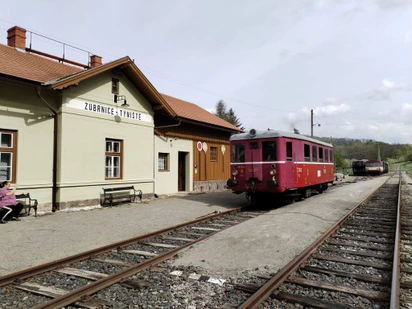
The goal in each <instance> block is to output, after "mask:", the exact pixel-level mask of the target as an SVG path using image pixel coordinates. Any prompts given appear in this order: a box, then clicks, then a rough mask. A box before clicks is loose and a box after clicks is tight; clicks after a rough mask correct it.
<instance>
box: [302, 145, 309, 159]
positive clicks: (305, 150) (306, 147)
mask: <svg viewBox="0 0 412 309" xmlns="http://www.w3.org/2000/svg"><path fill="white" fill-rule="evenodd" d="M303 153H304V154H303V156H304V157H305V161H306V162H309V161H310V146H309V145H308V144H303Z"/></svg>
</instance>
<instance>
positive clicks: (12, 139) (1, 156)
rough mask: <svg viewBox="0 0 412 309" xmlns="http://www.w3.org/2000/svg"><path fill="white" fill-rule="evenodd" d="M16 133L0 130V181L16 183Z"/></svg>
mask: <svg viewBox="0 0 412 309" xmlns="http://www.w3.org/2000/svg"><path fill="white" fill-rule="evenodd" d="M16 156H17V132H16V131H9V130H2V129H0V181H6V180H7V181H10V182H12V183H15V182H16Z"/></svg>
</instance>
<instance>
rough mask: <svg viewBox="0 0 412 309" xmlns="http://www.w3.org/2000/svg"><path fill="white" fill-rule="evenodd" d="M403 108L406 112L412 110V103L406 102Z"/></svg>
mask: <svg viewBox="0 0 412 309" xmlns="http://www.w3.org/2000/svg"><path fill="white" fill-rule="evenodd" d="M402 109H403V110H404V111H406V112H412V104H408V103H404V104H403V105H402Z"/></svg>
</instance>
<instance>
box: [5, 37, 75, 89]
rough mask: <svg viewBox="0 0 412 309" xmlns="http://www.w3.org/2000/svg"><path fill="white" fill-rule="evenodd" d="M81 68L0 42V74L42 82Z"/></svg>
mask: <svg viewBox="0 0 412 309" xmlns="http://www.w3.org/2000/svg"><path fill="white" fill-rule="evenodd" d="M81 71H83V69H81V68H78V67H74V66H70V65H66V64H62V63H59V62H57V61H54V60H51V59H47V58H44V57H41V56H38V55H34V54H30V53H26V52H22V51H18V50H16V49H15V48H13V47H10V46H6V45H3V44H0V74H5V75H10V76H14V77H18V78H22V79H26V80H30V81H34V82H39V83H44V82H47V81H50V80H53V79H57V78H60V77H63V76H67V75H70V74H73V73H77V72H81Z"/></svg>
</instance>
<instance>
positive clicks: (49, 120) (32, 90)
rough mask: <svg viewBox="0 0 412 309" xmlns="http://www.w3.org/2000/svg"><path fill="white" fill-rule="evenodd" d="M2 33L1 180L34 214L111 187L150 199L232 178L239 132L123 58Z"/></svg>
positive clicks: (97, 198)
mask: <svg viewBox="0 0 412 309" xmlns="http://www.w3.org/2000/svg"><path fill="white" fill-rule="evenodd" d="M7 34H8V36H7V46H6V45H3V44H0V180H1V181H3V180H9V181H11V182H12V183H16V184H17V185H18V192H24V193H26V192H30V194H31V195H32V196H33V197H35V198H36V199H38V201H39V207H40V209H42V210H46V211H49V210H53V211H55V210H59V209H63V208H68V207H79V206H87V205H97V204H99V203H100V202H101V198H102V188H107V187H116V186H125V185H134V186H135V188H136V189H140V190H142V191H143V193H144V196H145V197H151V196H153V195H154V194H155V193H156V194H172V193H176V192H178V191H185V192H190V191H208V190H213V189H216V188H219V185H221V184H222V183H223V182H224V181H225V180H226V179H227V178H228V177H229V151H228V150H229V149H228V141H229V137H230V135H231V134H232V133H235V132H238V131H239V130H238V128H236V127H235V126H233V125H231V124H229V123H227V122H225V121H223V120H222V119H220V118H218V117H216V116H214V115H212V114H210V113H209V112H207V111H205V110H203V109H201V108H200V107H198V106H196V105H195V104H192V103H189V102H184V101H182V100H179V99H176V98H172V97H169V96H167V95H162V94H160V93H159V92H158V91H157V90H156V89H155V88H154V86H153V85H152V84H151V83H150V81H149V80H148V79H147V78H146V77H145V76H144V74H143V73H142V72H141V71H140V70H139V68H138V67H137V66H136V65H135V64H134V62H133V61H132V60H131V59H130V58H129V57H123V58H120V59H118V60H115V61H112V62H109V63H105V64H102V58H101V57H99V56H96V55H92V56H91V57H90V61H89V63H88V64H87V65H83V64H80V63H76V62H73V61H70V60H67V59H63V58H59V57H56V56H53V55H50V54H46V53H44V52H42V51H38V50H34V49H32V48H31V47H29V48H28V47H26V30H25V29H23V28H20V27H13V28H11V29H9V30H8V33H7ZM199 145H201V148H199ZM212 148H213V152H211V151H210V150H211V149H212ZM226 150H227V151H226Z"/></svg>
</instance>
